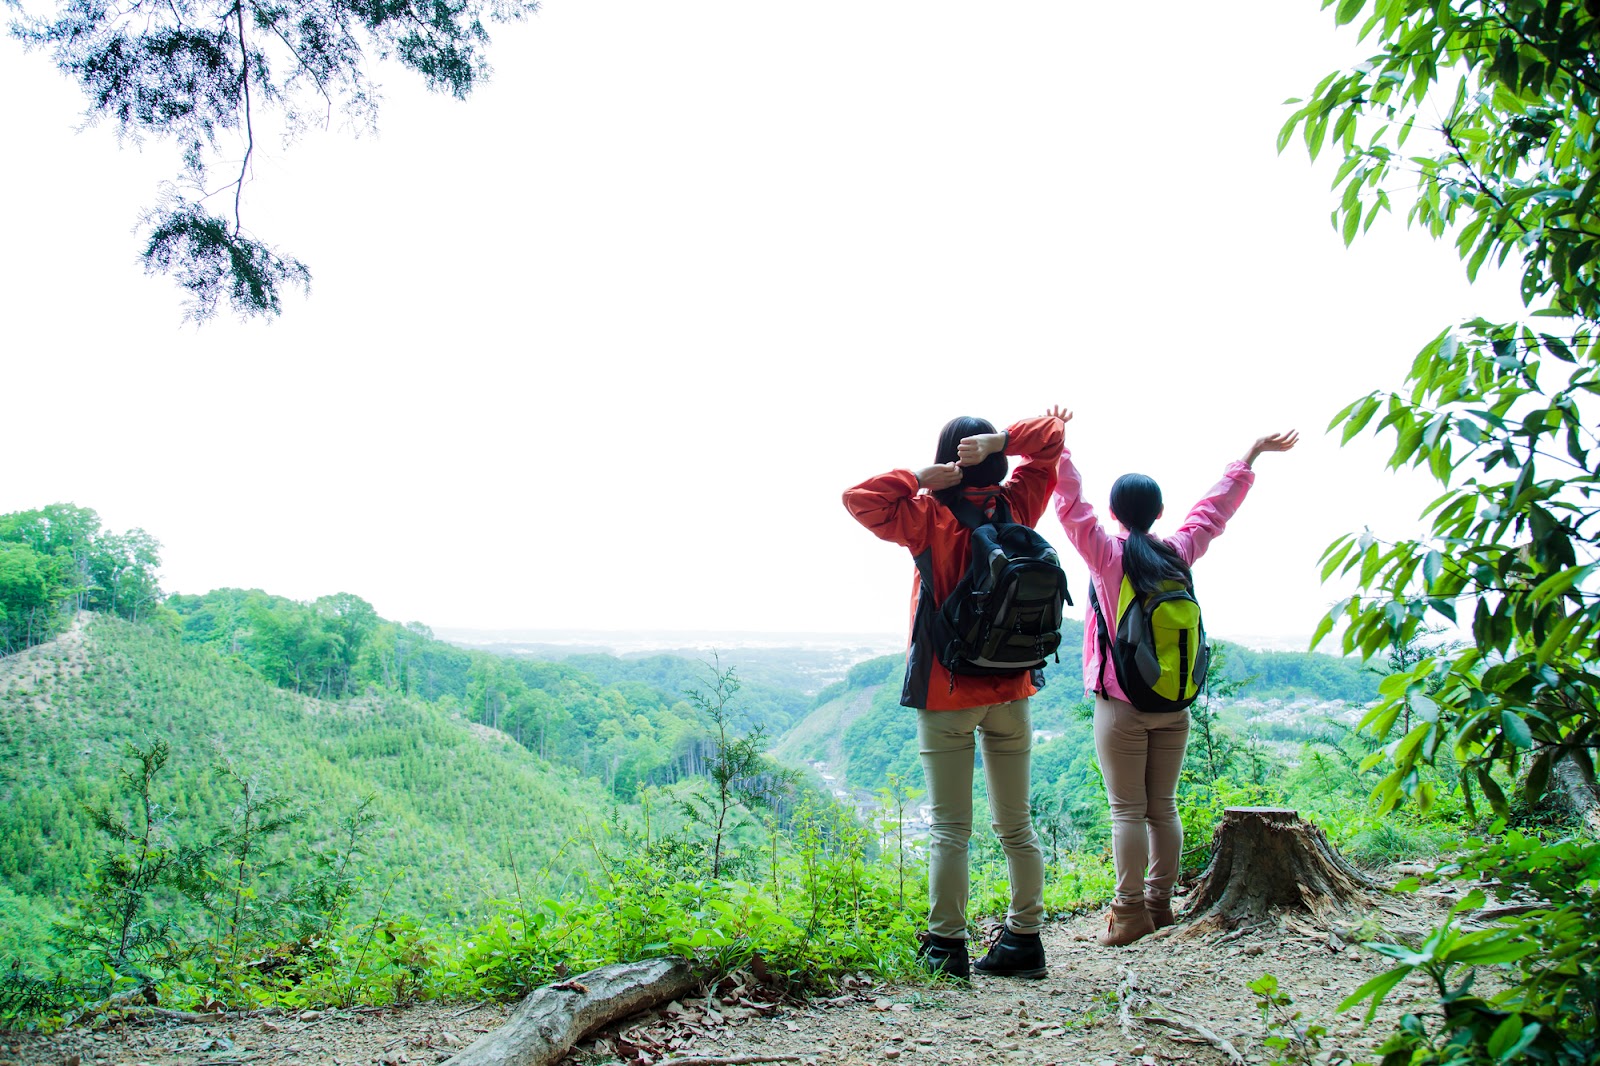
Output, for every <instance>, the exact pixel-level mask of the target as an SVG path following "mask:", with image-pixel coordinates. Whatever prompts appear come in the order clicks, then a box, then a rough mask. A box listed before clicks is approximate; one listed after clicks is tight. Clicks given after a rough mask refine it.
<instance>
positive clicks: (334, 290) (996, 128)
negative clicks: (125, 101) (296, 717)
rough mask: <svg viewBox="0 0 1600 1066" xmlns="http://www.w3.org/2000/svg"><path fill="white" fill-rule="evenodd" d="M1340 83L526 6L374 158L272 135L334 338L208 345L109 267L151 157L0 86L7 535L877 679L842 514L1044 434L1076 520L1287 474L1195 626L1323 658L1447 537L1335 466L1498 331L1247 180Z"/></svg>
mask: <svg viewBox="0 0 1600 1066" xmlns="http://www.w3.org/2000/svg"><path fill="white" fill-rule="evenodd" d="M1358 52H1359V50H1356V49H1354V47H1353V43H1352V38H1351V36H1350V35H1349V34H1339V33H1336V32H1335V31H1334V29H1333V26H1332V18H1331V15H1330V14H1329V13H1327V12H1323V11H1320V10H1319V9H1318V5H1317V4H1316V3H1315V2H1314V0H1293V2H1286V0H1244V2H1239V3H1233V4H1230V5H1227V6H1226V7H1225V8H1219V7H1217V6H1215V5H1210V6H1205V5H1195V4H1191V3H1180V2H1171V0H1166V2H1159V3H1155V4H1145V5H1141V6H1140V7H1139V8H1138V9H1137V11H1136V12H1135V10H1134V9H1131V8H1129V7H1127V6H1125V5H1107V4H1101V5H1076V4H1074V5H1066V4H1061V3H1059V2H1046V0H1039V2H1025V0H1001V2H996V3H990V4H983V5H973V4H966V3H963V4H956V3H951V2H947V0H916V2H912V0H821V2H816V3H810V4H805V5H795V4H778V3H771V2H761V0H717V2H709V0H680V2H678V3H672V4H663V3H660V2H659V0H656V2H647V0H547V2H546V4H545V7H544V9H543V11H542V12H541V13H540V14H539V15H537V16H535V17H534V18H533V19H532V20H531V21H529V22H527V23H525V24H522V25H515V26H509V27H501V28H499V29H498V31H497V32H496V42H495V46H494V48H493V50H492V52H491V56H492V60H493V62H494V65H495V67H496V74H495V76H494V78H493V80H492V81H491V82H490V83H489V84H488V85H486V86H485V87H483V88H482V89H481V90H480V91H479V92H477V93H475V94H474V96H473V97H472V98H471V99H470V100H468V101H467V102H466V103H459V102H456V101H453V100H450V99H446V98H442V97H434V96H429V95H427V94H426V93H424V92H423V91H422V90H421V89H420V88H419V87H418V84H417V79H415V78H414V77H413V76H412V75H410V74H409V73H407V72H405V71H403V70H401V69H399V68H398V67H390V68H384V69H382V72H381V77H382V79H383V82H384V85H385V90H386V93H387V100H386V104H385V110H384V111H383V113H382V114H381V116H380V125H381V134H380V135H379V136H377V137H364V138H362V139H360V140H352V139H351V138H349V137H348V136H347V135H344V134H342V133H341V132H339V131H338V130H334V131H331V132H329V133H320V132H318V133H313V134H312V135H310V136H308V137H307V138H305V139H303V140H302V141H300V142H298V143H297V144H295V145H293V146H291V147H289V148H286V149H285V148H282V147H280V146H279V145H278V144H277V143H276V142H274V141H269V142H268V143H267V144H265V145H262V144H261V143H260V142H261V138H259V137H258V164H257V166H256V169H255V175H256V180H255V182H254V183H253V184H252V185H251V186H249V188H248V191H247V196H246V210H247V217H246V223H247V225H249V226H250V227H251V228H252V229H253V231H254V232H255V233H257V234H258V235H260V236H262V237H264V238H265V239H267V240H268V241H270V242H272V243H275V244H277V245H278V246H279V247H280V248H281V249H283V250H284V251H286V252H287V253H289V254H293V255H296V256H298V257H299V258H301V259H303V260H304V261H305V262H306V263H307V264H308V265H309V266H310V267H311V269H312V271H313V273H314V275H315V281H314V286H313V291H312V294H311V296H310V298H309V299H301V298H299V297H298V296H292V297H291V298H290V299H289V300H287V301H286V309H285V313H284V315H283V317H282V318H281V319H280V320H278V321H277V322H274V323H271V324H263V323H259V322H249V323H240V322H236V321H233V320H229V319H226V318H219V319H218V320H217V321H215V322H214V323H212V324H210V325H208V326H205V327H202V328H199V329H196V328H195V327H193V326H185V325H183V324H182V323H181V321H180V312H179V304H180V300H181V296H180V293H179V292H178V290H177V288H176V286H175V285H173V284H172V283H171V282H170V281H168V280H166V279H163V278H153V279H147V278H145V277H143V276H142V275H141V273H140V268H139V264H138V262H137V252H138V248H139V242H138V238H137V236H136V234H135V233H134V232H133V227H134V225H135V223H136V221H137V217H138V213H139V211H140V208H141V207H143V206H147V205H149V204H151V203H153V202H154V199H155V195H156V184H157V182H158V181H160V180H162V179H164V178H166V177H169V176H170V175H171V174H172V173H173V172H174V170H175V163H174V157H173V153H172V151H171V148H170V146H166V145H160V144H151V145H147V146H146V147H145V149H144V151H143V153H142V154H141V153H140V152H138V151H136V150H134V149H132V148H126V149H123V150H120V151H119V150H118V148H117V146H116V142H115V138H114V136H113V135H112V132H111V131H110V130H109V129H107V128H96V129H92V130H89V131H86V132H82V133H77V132H75V129H76V127H77V126H78V124H79V122H80V113H81V110H82V106H83V105H82V102H81V99H80V97H79V96H78V94H77V90H76V89H75V88H74V87H73V86H72V85H71V84H70V83H68V82H67V81H66V80H65V79H64V78H62V77H60V76H59V75H57V74H56V73H55V72H54V70H53V68H52V67H51V66H50V65H49V61H48V59H47V57H45V56H43V55H25V54H23V53H22V52H21V50H20V49H19V48H18V47H17V46H16V44H15V43H14V42H11V41H9V40H7V41H5V42H4V43H0V93H3V95H4V97H5V98H6V99H8V100H10V101H12V106H11V107H9V108H7V109H6V111H5V112H4V114H3V116H0V131H3V138H4V139H3V143H4V144H5V145H6V146H7V147H6V153H5V154H6V156H7V162H8V165H7V166H5V168H4V170H3V171H0V174H3V177H0V181H3V182H4V186H5V193H6V199H7V200H8V202H9V203H8V208H9V209H8V211H7V213H6V218H5V221H4V223H3V227H4V229H3V233H4V237H5V245H6V249H7V253H8V254H6V255H5V256H4V258H3V262H0V319H3V321H4V323H5V326H4V333H3V334H0V337H3V340H0V345H3V349H4V355H3V356H0V395H3V399H0V411H3V412H4V416H3V418H4V423H3V424H4V429H5V433H4V436H5V440H6V449H5V455H6V457H5V459H4V461H3V464H4V465H3V467H0V512H4V511H12V510H18V509H22V508H28V507H34V506H40V505H43V504H46V503H50V502H53V501H58V500H68V501H73V502H76V503H78V504H81V505H84V506H90V507H94V508H96V509H97V510H98V511H99V512H100V513H101V515H102V517H103V518H104V520H105V521H106V523H107V525H108V526H110V527H112V528H114V529H117V530H121V529H124V528H127V527H130V526H141V527H143V528H145V529H147V530H148V531H150V532H151V533H152V534H154V535H155V536H156V537H158V538H159V539H160V540H161V541H162V542H163V544H164V545H165V568H164V585H165V587H166V588H167V589H168V590H169V591H180V592H201V591H205V590H207V589H210V588H213V587H218V586H224V585H232V586H244V587H262V588H265V589H267V590H269V591H273V592H277V593H280V594H283V595H288V596H293V597H297V598H305V599H309V598H312V597H315V596H317V595H321V594H324V593H329V592H336V591H350V592H355V593H358V594H360V595H362V596H364V597H366V598H367V599H369V600H371V601H372V603H373V604H374V605H375V606H376V607H377V609H378V610H379V612H380V613H381V614H383V615H384V616H386V617H390V618H395V619H399V620H413V619H414V620H420V621H425V622H428V623H430V624H432V625H435V626H440V627H446V626H471V627H535V628H544V629H560V628H562V627H564V626H567V625H571V626H575V627H581V628H586V629H593V628H600V629H610V628H628V629H637V628H659V629H722V630H726V629H734V630H738V629H744V630H785V631H795V630H818V631H840V630H845V631H863V632H873V631H888V632H895V631H899V630H901V629H902V628H903V626H904V623H905V611H906V597H907V594H908V592H909V588H910V575H911V567H910V563H909V560H908V558H907V556H906V554H905V552H904V551H903V550H901V549H898V548H895V547H893V546H891V545H888V544H885V543H883V542H880V541H878V540H876V539H875V538H874V537H872V536H871V535H870V534H868V533H867V532H866V531H864V530H863V529H861V528H859V527H858V526H857V525H856V524H855V523H854V522H853V521H851V519H850V518H849V517H848V515H847V514H846V513H845V511H844V510H843V508H842V507H841V505H840V502H839V495H840V492H841V491H842V490H843V489H844V488H846V487H847V486H849V485H851V484H853V483H855V482H857V481H859V480H861V479H863V478H865V477H867V476H869V475H872V474H875V473H879V472H881V471H883V470H886V469H889V468H892V467H896V466H919V465H923V464H925V463H927V462H930V461H931V459H932V452H933V446H934V441H935V437H936V435H937V432H938V429H939V427H940V426H941V425H942V424H943V423H944V422H945V421H946V420H947V419H948V418H950V417H952V416H953V415H957V414H976V415H982V416H984V417H987V418H990V419H992V420H994V421H995V422H996V423H999V424H1001V425H1004V424H1005V423H1007V422H1010V421H1011V420H1013V419H1015V418H1018V417H1022V416H1025V415H1031V414H1036V413H1040V412H1042V410H1043V409H1044V408H1045V407H1046V406H1047V405H1049V404H1051V403H1064V404H1067V405H1068V406H1070V407H1073V408H1075V409H1076V411H1077V419H1076V420H1075V421H1074V422H1073V423H1072V425H1071V426H1070V427H1069V428H1068V439H1069V443H1070V445H1071V446H1072V448H1073V450H1074V453H1075V455H1076V456H1077V457H1078V461H1079V466H1080V467H1081V468H1082V469H1083V471H1084V473H1085V477H1086V480H1087V485H1088V489H1089V492H1090V496H1091V499H1093V500H1095V501H1096V502H1097V504H1099V503H1103V501H1104V499H1105V494H1106V491H1107V490H1108V489H1109V486H1110V484H1111V481H1112V480H1113V479H1114V478H1115V477H1116V475H1118V474H1120V473H1122V472H1124V471H1126V470H1130V469H1138V470H1142V471H1144V472H1146V473H1149V474H1151V475H1153V476H1155V477H1156V478H1157V479H1158V480H1159V481H1160V482H1161V483H1162V485H1163V487H1164V489H1165V491H1166V495H1167V499H1168V510H1169V519H1172V520H1174V521H1175V520H1176V519H1177V518H1179V517H1181V513H1182V511H1183V510H1184V509H1186V508H1187V506H1188V505H1189V503H1191V502H1192V500H1193V498H1194V497H1195V496H1196V495H1198V494H1199V493H1200V492H1201V491H1203V490H1204V489H1205V488H1206V487H1208V486H1209V485H1210V484H1211V483H1212V481H1213V480H1214V479H1215V478H1216V476H1217V474H1218V473H1219V472H1220V471H1221V469H1222V466H1223V464H1224V463H1225V462H1226V461H1227V460H1229V459H1232V458H1235V457H1237V456H1238V455H1239V454H1240V453H1242V452H1243V451H1244V450H1245V448H1246V447H1247V446H1248V444H1249V443H1250V441H1251V440H1253V439H1254V438H1255V437H1256V436H1258V435H1259V434H1261V433H1264V432H1268V431H1271V430H1276V429H1283V428H1287V427H1290V426H1297V427H1299V428H1300V429H1301V430H1302V431H1303V433H1304V438H1303V441H1302V443H1301V446H1300V447H1299V449H1297V450H1296V451H1295V452H1294V453H1292V454H1290V455H1288V456H1266V457H1264V458H1263V459H1262V460H1261V461H1260V462H1259V463H1258V469H1259V470H1260V477H1259V480H1258V482H1257V485H1256V488H1255V489H1254V490H1253V492H1252V494H1251V497H1250V499H1249V500H1248V501H1247V502H1246V504H1245V506H1244V509H1243V510H1242V511H1241V513H1240V515H1239V516H1238V518H1237V519H1236V522H1235V524H1234V526H1232V527H1231V528H1230V529H1229V531H1228V533H1227V535H1226V536H1224V537H1223V538H1222V539H1221V540H1219V541H1218V542H1217V543H1216V544H1215V546H1214V547H1213V549H1212V552H1211V554H1210V555H1209V556H1208V557H1207V559H1206V560H1205V561H1204V562H1203V563H1202V564H1201V567H1200V568H1199V579H1200V582H1201V584H1200V589H1201V591H1202V602H1203V603H1204V604H1205V607H1206V612H1207V622H1208V628H1210V629H1211V630H1212V632H1213V633H1215V634H1217V635H1220V636H1241V635H1266V636H1278V637H1283V636H1286V635H1295V634H1307V633H1309V632H1310V631H1311V630H1312V629H1313V628H1314V626H1315V624H1316V620H1317V618H1318V617H1319V615H1320V614H1321V612H1322V610H1323V609H1324V607H1325V605H1326V603H1327V602H1329V601H1330V600H1332V599H1336V598H1337V596H1338V595H1339V593H1337V592H1336V591H1335V590H1334V589H1332V588H1329V587H1324V586H1321V585H1319V583H1318V581H1317V573H1316V566H1315V559H1316V557H1317V556H1318V555H1319V554H1320V553H1321V551H1322V549H1323V548H1324V547H1325V546H1326V544H1327V543H1328V542H1329V541H1330V540H1331V539H1332V538H1333V537H1335V536H1337V535H1338V534H1339V533H1342V532H1344V531H1346V530H1349V529H1358V528H1360V527H1361V526H1362V525H1366V524H1370V525H1372V526H1373V527H1374V529H1376V530H1378V531H1379V532H1380V533H1385V534H1391V535H1392V534H1397V533H1403V532H1406V531H1409V530H1411V529H1413V528H1414V525H1415V517H1416V515H1417V513H1418V511H1419V510H1420V509H1421V507H1422V505H1423V504H1424V503H1425V502H1426V500H1427V499H1429V498H1431V496H1432V495H1433V493H1434V488H1433V487H1432V486H1431V484H1430V483H1428V482H1427V481H1425V479H1423V478H1421V477H1420V476H1415V475H1408V476H1393V475H1390V474H1387V473H1385V472H1384V471H1383V469H1382V458H1381V457H1382V456H1383V455H1385V454H1387V452H1386V450H1385V449H1380V448H1379V447H1378V446H1377V445H1375V444H1372V443H1370V442H1367V443H1362V444H1358V445H1356V446H1352V447H1348V448H1345V449H1342V450H1341V449H1339V448H1338V447H1337V442H1336V440H1335V439H1334V438H1331V437H1327V436H1324V435H1323V433H1322V430H1323V427H1324V426H1325V425H1326V424H1327V422H1328V419H1329V418H1330V417H1331V415H1332V414H1333V413H1334V412H1335V411H1336V410H1337V409H1338V408H1339V407H1342V406H1343V405H1344V404H1345V403H1346V402H1347V401H1349V400H1350V399H1353V398H1354V397H1355V396H1357V395H1359V394H1361V393H1364V392H1366V391H1367V390H1369V389H1372V388H1377V387H1388V386H1395V385H1398V384H1399V383H1400V381H1401V380H1402V377H1403V374H1404V371H1405V368H1406V367H1407V366H1408V365H1409V364H1410V360H1411V358H1412V355H1413V354H1414V353H1415V351H1416V349H1417V348H1418V347H1420V345H1421V344H1422V343H1423V342H1424V341H1425V340H1426V339H1428V338H1429V337H1431V336H1432V335H1433V334H1434V333H1435V332H1437V331H1438V330H1439V329H1440V328H1442V327H1443V326H1444V325H1446V324H1448V323H1450V322H1452V321H1455V320H1457V319H1459V318H1461V317H1464V316H1466V315H1469V314H1475V313H1487V314H1491V315H1493V314H1504V315H1512V314H1515V313H1516V310H1517V307H1518V304H1517V301H1516V300H1515V299H1514V297H1513V296H1512V294H1511V285H1510V284H1509V282H1508V281H1507V280H1505V279H1499V280H1496V279H1490V280H1489V281H1488V282H1487V283H1480V284H1479V285H1478V286H1477V287H1476V289H1474V290H1471V291H1469V289H1468V287H1467V284H1466V281H1465V278H1464V272H1463V270H1462V267H1461V265H1460V263H1459V261H1458V260H1457V259H1456V257H1455V256H1454V255H1453V254H1452V252H1451V249H1450V248H1449V247H1448V246H1447V245H1443V244H1437V245H1436V244H1433V243H1431V242H1430V241H1429V240H1428V239H1427V237H1426V236H1425V235H1424V234H1422V233H1420V232H1408V231H1406V230H1405V229H1404V227H1403V226H1402V224H1401V222H1400V220H1399V219H1398V218H1389V219H1384V220H1380V222H1379V223H1378V225H1377V226H1376V227H1375V228H1374V231H1373V233H1372V234H1369V235H1368V236H1367V237H1366V238H1365V239H1361V240H1358V241H1357V242H1356V245H1355V246H1354V247H1353V248H1352V249H1350V250H1348V251H1347V250H1346V249H1345V248H1344V247H1343V245H1342V243H1341V242H1340V240H1339V237H1338V235H1337V234H1336V233H1335V232H1334V231H1333V229H1332V228H1331V227H1330V225H1329V223H1328V212H1329V211H1330V210H1331V209H1332V208H1333V206H1334V202H1335V201H1334V195H1333V194H1332V193H1330V192H1329V190H1328V183H1329V179H1330V177H1331V168H1329V167H1327V166H1319V167H1315V168H1314V167H1312V166H1311V165H1310V164H1309V163H1308V162H1307V160H1306V158H1305V154H1304V152H1303V150H1301V149H1300V148H1299V147H1298V146H1295V147H1291V148H1290V149H1289V150H1288V151H1286V152H1285V153H1284V155H1283V156H1281V157H1280V156H1278V155H1277V154H1276V152H1275V145H1274V135H1275V133H1276V131H1277V129H1278V127H1279V125H1280V124H1281V123H1282V121H1283V120H1284V118H1286V117H1287V113H1288V109H1287V108H1284V107H1283V106H1282V101H1283V99H1284V98H1285V97H1288V96H1291V95H1301V94H1304V93H1306V92H1309V90H1310V89H1311V87H1312V86H1313V85H1315V83H1316V82H1317V80H1318V79H1319V78H1320V77H1321V76H1322V75H1323V74H1325V73H1327V72H1328V71H1329V70H1332V69H1334V68H1335V67H1337V66H1342V65H1345V64H1346V63H1348V62H1350V61H1352V60H1353V59H1354V58H1357V57H1358ZM1361 54H1364V53H1361ZM1413 143H1416V142H1413ZM1041 528H1042V529H1043V530H1044V532H1045V533H1046V535H1048V536H1051V537H1052V538H1054V539H1057V540H1058V542H1060V543H1062V544H1063V546H1065V545H1064V539H1062V538H1061V533H1060V529H1059V526H1057V524H1056V522H1055V519H1054V517H1053V515H1052V516H1050V517H1047V518H1046V520H1045V522H1044V524H1043V526H1042V527H1041ZM1168 528H1170V525H1169V527H1168ZM1157 531H1158V532H1160V531H1161V527H1160V526H1158V528H1157ZM1068 573H1069V578H1070V580H1071V584H1072V587H1073V589H1074V590H1075V592H1079V593H1081V592H1082V591H1083V589H1084V572H1083V568H1082V566H1081V564H1079V563H1077V561H1076V560H1075V559H1074V560H1073V561H1072V562H1071V563H1070V565H1069V570H1068ZM1079 599H1080V610H1081V609H1082V601H1083V599H1084V597H1082V596H1080V597H1079Z"/></svg>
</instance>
